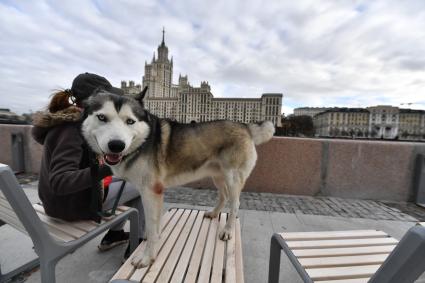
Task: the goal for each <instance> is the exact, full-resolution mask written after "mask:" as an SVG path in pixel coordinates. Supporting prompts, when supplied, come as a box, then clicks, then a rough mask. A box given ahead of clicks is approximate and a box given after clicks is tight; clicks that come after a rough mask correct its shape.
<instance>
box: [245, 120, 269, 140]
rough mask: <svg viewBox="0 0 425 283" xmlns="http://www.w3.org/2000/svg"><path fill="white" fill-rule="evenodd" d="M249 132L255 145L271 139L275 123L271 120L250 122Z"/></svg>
mask: <svg viewBox="0 0 425 283" xmlns="http://www.w3.org/2000/svg"><path fill="white" fill-rule="evenodd" d="M248 129H249V132H250V133H251V137H252V140H253V141H254V143H255V145H258V144H262V143H265V142H267V141H269V140H270V139H271V138H272V137H273V135H274V131H275V128H274V125H273V123H272V122H270V121H264V122H261V123H258V124H248Z"/></svg>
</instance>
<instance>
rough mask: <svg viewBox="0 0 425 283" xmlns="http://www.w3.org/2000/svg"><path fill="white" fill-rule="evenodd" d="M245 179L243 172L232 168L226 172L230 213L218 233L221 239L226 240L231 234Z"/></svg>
mask: <svg viewBox="0 0 425 283" xmlns="http://www.w3.org/2000/svg"><path fill="white" fill-rule="evenodd" d="M245 179H246V178H244V176H243V174H241V173H240V172H238V171H237V170H232V171H231V172H230V173H229V174H226V177H225V182H226V186H227V188H228V193H229V201H230V214H229V217H228V219H227V223H226V225H225V226H224V228H223V230H222V231H220V234H219V236H220V239H222V240H223V241H227V240H229V239H230V238H232V236H233V231H234V227H235V222H236V217H237V215H238V213H239V196H240V193H241V191H242V188H243V186H244V185H245Z"/></svg>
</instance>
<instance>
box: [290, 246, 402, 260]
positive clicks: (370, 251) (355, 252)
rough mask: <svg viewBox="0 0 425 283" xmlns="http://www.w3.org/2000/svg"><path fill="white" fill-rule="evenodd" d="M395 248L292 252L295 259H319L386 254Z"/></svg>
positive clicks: (375, 247)
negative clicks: (322, 257) (323, 257)
mask: <svg viewBox="0 0 425 283" xmlns="http://www.w3.org/2000/svg"><path fill="white" fill-rule="evenodd" d="M394 248H395V245H387V246H374V247H357V248H332V249H304V250H293V251H292V252H293V253H294V255H295V256H296V257H297V258H309V257H321V256H351V255H368V254H387V253H390V252H391V251H392V250H393V249H394Z"/></svg>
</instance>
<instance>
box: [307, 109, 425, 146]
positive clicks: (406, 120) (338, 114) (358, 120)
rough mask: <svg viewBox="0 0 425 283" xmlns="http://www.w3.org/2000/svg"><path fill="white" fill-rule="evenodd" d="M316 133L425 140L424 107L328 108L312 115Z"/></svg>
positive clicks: (328, 135) (336, 135)
mask: <svg viewBox="0 0 425 283" xmlns="http://www.w3.org/2000/svg"><path fill="white" fill-rule="evenodd" d="M313 122H314V127H315V130H316V135H317V136H322V137H344V136H345V137H370V138H382V139H411V140H425V110H412V109H403V108H398V107H394V106H387V105H378V106H373V107H367V108H330V110H327V111H325V112H322V113H319V114H317V115H315V116H314V118H313Z"/></svg>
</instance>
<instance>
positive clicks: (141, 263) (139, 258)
mask: <svg viewBox="0 0 425 283" xmlns="http://www.w3.org/2000/svg"><path fill="white" fill-rule="evenodd" d="M153 262H154V259H153V258H151V257H150V256H148V255H147V254H143V255H136V256H134V257H133V259H132V260H131V264H132V265H133V266H135V267H136V268H143V267H147V266H149V265H151V264H152V263H153Z"/></svg>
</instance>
